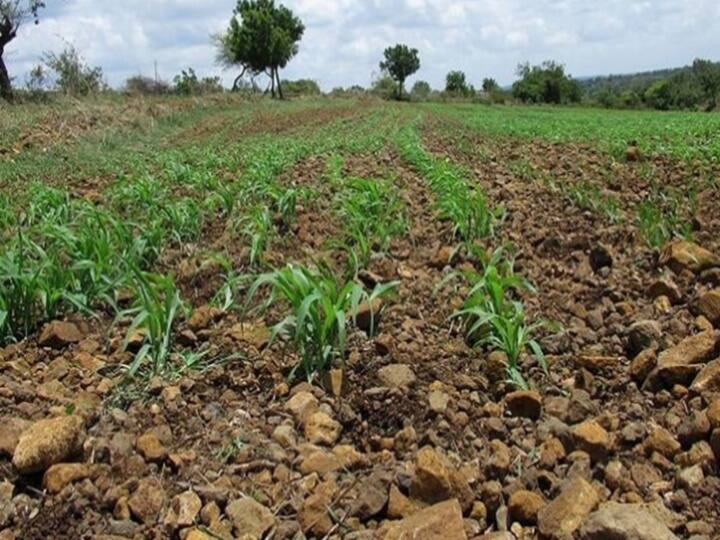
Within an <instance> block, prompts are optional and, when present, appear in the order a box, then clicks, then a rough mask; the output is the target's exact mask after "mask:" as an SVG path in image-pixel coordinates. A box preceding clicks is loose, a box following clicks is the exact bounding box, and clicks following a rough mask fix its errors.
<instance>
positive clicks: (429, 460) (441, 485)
mask: <svg viewBox="0 0 720 540" xmlns="http://www.w3.org/2000/svg"><path fill="white" fill-rule="evenodd" d="M410 497H411V498H413V499H417V500H420V501H423V502H425V503H428V504H433V503H437V502H440V501H445V500H448V499H452V498H455V499H458V500H459V501H460V503H461V505H462V508H463V510H465V509H469V507H470V506H471V505H472V501H473V494H472V490H471V489H470V486H469V485H468V482H467V480H466V478H465V477H464V476H462V475H461V474H460V473H459V472H458V471H457V470H456V469H455V468H454V467H452V466H451V465H450V464H449V463H448V461H447V459H446V458H445V457H444V456H442V455H441V454H440V453H438V452H437V451H436V450H435V449H434V448H431V447H429V446H426V447H423V448H421V449H420V451H419V452H418V453H417V457H416V459H415V477H414V478H413V481H412V483H411V485H410Z"/></svg>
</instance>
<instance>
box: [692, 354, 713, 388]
mask: <svg viewBox="0 0 720 540" xmlns="http://www.w3.org/2000/svg"><path fill="white" fill-rule="evenodd" d="M690 390H691V391H692V392H695V393H696V394H700V395H704V394H706V393H717V392H720V358H718V359H717V360H713V361H712V362H710V363H708V364H706V365H705V367H703V368H702V369H701V370H700V373H698V374H697V376H696V377H695V380H693V382H692V384H691V385H690Z"/></svg>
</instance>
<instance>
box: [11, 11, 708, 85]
mask: <svg viewBox="0 0 720 540" xmlns="http://www.w3.org/2000/svg"><path fill="white" fill-rule="evenodd" d="M47 3H48V5H49V7H48V9H47V10H45V11H44V12H43V13H42V19H41V22H40V25H39V26H35V25H33V24H27V25H25V26H24V27H23V28H22V30H21V32H20V35H19V36H18V38H17V39H16V40H15V41H13V42H12V43H11V45H10V46H9V47H8V50H7V51H6V61H7V62H8V65H9V69H10V71H11V75H13V76H15V77H16V84H18V83H19V84H22V83H23V82H24V80H25V74H26V73H27V72H28V71H29V69H30V67H31V66H32V65H33V64H36V63H37V62H38V59H39V57H40V55H41V53H42V52H43V51H46V50H55V51H57V50H60V49H61V48H62V46H63V40H66V41H69V42H70V43H73V44H74V45H75V46H76V47H77V48H78V50H79V51H81V53H82V55H83V56H84V58H85V59H86V60H87V61H88V62H89V63H90V64H92V65H99V66H102V68H103V70H104V72H105V75H106V78H107V80H108V82H109V83H110V84H112V85H115V86H117V85H120V84H122V82H123V81H124V80H125V79H126V78H127V77H128V76H130V75H136V74H143V75H148V76H150V75H152V74H153V63H154V61H157V64H158V69H159V72H160V76H161V77H163V78H165V79H172V77H173V76H174V75H175V74H176V73H178V72H179V71H180V70H181V69H182V68H184V67H188V66H192V67H194V68H195V70H196V71H197V72H198V73H199V74H202V75H211V74H212V75H221V76H222V77H223V80H224V81H225V82H226V83H229V82H230V81H232V79H233V73H232V72H230V71H227V72H223V70H222V69H221V68H220V67H218V66H217V65H216V64H215V60H214V58H215V54H214V50H213V46H212V45H211V43H210V35H211V34H213V33H215V32H218V31H220V30H222V29H224V28H225V27H226V26H227V22H228V20H229V18H230V16H231V14H232V9H233V6H234V5H235V0H47ZM284 3H285V5H287V6H288V7H290V8H291V9H293V10H294V11H295V12H296V13H297V14H298V15H299V16H300V17H301V19H302V20H303V21H304V23H305V26H306V32H305V37H304V38H303V40H302V42H301V44H300V53H299V54H298V56H297V57H296V58H295V59H294V60H293V61H292V62H291V63H290V65H289V66H288V68H287V69H286V70H285V71H284V72H283V75H282V76H283V78H300V77H308V78H312V79H315V80H316V81H318V82H319V83H320V85H321V86H322V87H323V88H324V89H326V90H329V89H331V88H333V87H335V86H349V85H352V84H360V85H363V86H367V85H368V84H369V83H370V80H371V78H372V76H373V74H374V73H376V72H377V71H378V62H379V60H380V57H381V55H382V51H383V49H384V48H385V47H387V46H388V45H393V44H395V43H397V42H404V43H407V44H409V45H411V46H413V47H416V48H418V49H419V50H420V59H421V68H420V71H419V72H418V74H417V75H416V78H420V79H424V80H427V81H429V82H430V83H431V84H432V85H433V86H434V87H440V86H442V84H443V81H444V77H445V74H446V73H447V72H448V71H449V70H452V69H461V70H463V71H465V72H466V73H467V76H468V78H469V80H470V81H471V82H473V83H474V84H475V85H479V84H480V83H481V82H482V79H483V78H484V77H488V76H489V77H494V78H496V79H497V80H498V81H499V82H500V83H501V84H508V83H510V82H512V81H513V79H514V72H515V67H516V66H517V64H518V62H521V61H525V60H529V61H531V62H540V61H542V60H545V59H554V60H559V61H561V62H563V63H564V64H565V65H566V66H567V68H568V71H569V72H570V73H571V74H572V75H574V76H578V77H582V76H589V75H598V74H607V73H626V72H634V71H640V70H649V69H658V68H663V67H675V66H681V65H685V64H688V63H690V62H691V61H692V60H693V58H695V57H704V58H712V59H715V60H720V1H719V0H285V2H284ZM410 82H412V81H410Z"/></svg>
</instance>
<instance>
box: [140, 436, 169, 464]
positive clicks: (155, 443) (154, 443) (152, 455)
mask: <svg viewBox="0 0 720 540" xmlns="http://www.w3.org/2000/svg"><path fill="white" fill-rule="evenodd" d="M135 449H136V450H137V451H138V452H139V453H140V455H141V456H142V457H144V458H145V461H154V462H161V461H164V460H165V458H166V457H167V455H168V451H167V450H166V448H165V447H164V446H163V444H162V442H160V439H158V437H157V435H155V433H152V432H150V431H148V432H147V433H144V434H143V435H140V436H139V437H138V438H137V441H135Z"/></svg>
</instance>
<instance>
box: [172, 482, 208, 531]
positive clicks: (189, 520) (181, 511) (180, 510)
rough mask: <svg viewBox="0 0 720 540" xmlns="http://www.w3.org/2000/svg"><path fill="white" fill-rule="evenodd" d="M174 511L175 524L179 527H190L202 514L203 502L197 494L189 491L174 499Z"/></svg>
mask: <svg viewBox="0 0 720 540" xmlns="http://www.w3.org/2000/svg"><path fill="white" fill-rule="evenodd" d="M172 509H173V512H174V513H175V524H176V525H177V526H178V527H189V526H191V525H192V524H193V523H195V520H196V519H197V517H198V514H200V510H201V509H202V500H201V499H200V497H198V495H197V493H195V492H194V491H192V490H188V491H185V492H183V493H181V494H180V495H176V496H175V497H174V498H173V501H172Z"/></svg>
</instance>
